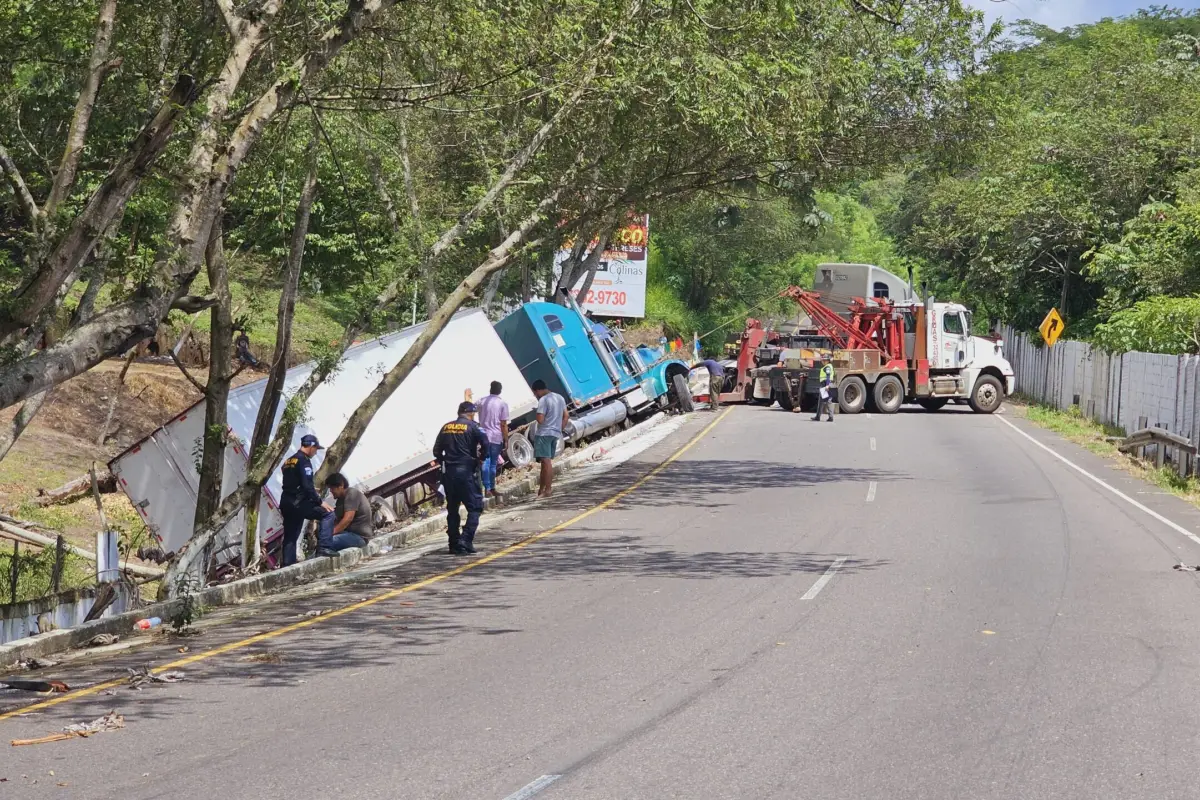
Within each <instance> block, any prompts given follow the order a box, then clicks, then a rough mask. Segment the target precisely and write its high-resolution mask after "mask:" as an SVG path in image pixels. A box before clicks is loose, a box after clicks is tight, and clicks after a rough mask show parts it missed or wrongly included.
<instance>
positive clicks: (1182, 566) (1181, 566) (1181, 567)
mask: <svg viewBox="0 0 1200 800" xmlns="http://www.w3.org/2000/svg"><path fill="white" fill-rule="evenodd" d="M1175 569H1177V570H1179V571H1180V572H1200V567H1193V566H1189V565H1188V564H1176V565H1175Z"/></svg>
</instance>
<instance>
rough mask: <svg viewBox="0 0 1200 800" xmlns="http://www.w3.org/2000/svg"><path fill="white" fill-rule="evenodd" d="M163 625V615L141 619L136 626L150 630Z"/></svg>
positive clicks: (142, 629) (141, 629)
mask: <svg viewBox="0 0 1200 800" xmlns="http://www.w3.org/2000/svg"><path fill="white" fill-rule="evenodd" d="M159 625H162V618H161V617H150V618H149V619H139V620H138V621H137V623H136V625H135V626H134V627H136V628H137V629H138V630H140V631H148V630H150V629H151V628H157V627H158V626H159Z"/></svg>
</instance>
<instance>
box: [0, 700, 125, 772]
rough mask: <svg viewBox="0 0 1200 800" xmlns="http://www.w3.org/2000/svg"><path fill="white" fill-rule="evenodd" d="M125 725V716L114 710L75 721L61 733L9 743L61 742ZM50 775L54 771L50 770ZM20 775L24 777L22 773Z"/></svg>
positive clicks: (19, 745) (15, 744)
mask: <svg viewBox="0 0 1200 800" xmlns="http://www.w3.org/2000/svg"><path fill="white" fill-rule="evenodd" d="M124 727H125V717H123V716H121V715H120V714H118V713H117V712H116V711H109V712H108V713H107V714H105V715H104V716H103V717H100V718H99V719H94V720H92V721H91V722H77V723H75V724H74V725H68V726H67V727H65V728H63V729H62V733H52V734H50V735H49V736H41V737H38V738H37V739H13V740H12V742H10V744H12V746H13V747H21V746H23V745H27V744H47V743H49V742H61V741H63V740H64V739H74V738H75V737H77V736H78V737H83V738H87V737H88V736H91V735H92V734H93V733H103V732H104V731H115V730H119V729H121V728H124ZM50 774H51V775H53V774H54V773H53V772H51V773H50ZM21 777H25V776H24V775H22V776H21Z"/></svg>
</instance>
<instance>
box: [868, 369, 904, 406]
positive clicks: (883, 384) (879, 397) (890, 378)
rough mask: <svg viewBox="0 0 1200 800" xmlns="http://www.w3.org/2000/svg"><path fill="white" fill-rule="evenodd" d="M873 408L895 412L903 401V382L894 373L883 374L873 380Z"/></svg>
mask: <svg viewBox="0 0 1200 800" xmlns="http://www.w3.org/2000/svg"><path fill="white" fill-rule="evenodd" d="M874 394H875V410H876V411H878V412H879V413H880V414H895V413H896V412H897V411H899V410H900V406H901V405H902V404H903V403H904V384H903V383H901V382H900V379H899V378H897V377H896V376H895V375H883V376H881V377H880V378H879V380H877V381H875V392H874Z"/></svg>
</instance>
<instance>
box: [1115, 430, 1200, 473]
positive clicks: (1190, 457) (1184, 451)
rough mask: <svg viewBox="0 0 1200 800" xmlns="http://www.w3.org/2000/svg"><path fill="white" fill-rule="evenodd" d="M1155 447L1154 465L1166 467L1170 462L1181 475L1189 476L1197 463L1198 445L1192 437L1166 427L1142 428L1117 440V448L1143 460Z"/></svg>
mask: <svg viewBox="0 0 1200 800" xmlns="http://www.w3.org/2000/svg"><path fill="white" fill-rule="evenodd" d="M1149 448H1154V465H1155V466H1156V467H1159V468H1161V467H1164V466H1166V464H1167V463H1168V462H1170V464H1171V465H1172V466H1173V467H1175V471H1176V472H1178V473H1179V475H1180V477H1187V476H1188V475H1189V474H1191V472H1192V471H1193V470H1194V467H1195V463H1196V445H1194V444H1192V441H1191V439H1188V438H1187V437H1186V436H1180V435H1179V434H1177V433H1171V432H1170V431H1168V430H1166V429H1165V428H1142V429H1141V430H1137V431H1134V432H1133V433H1131V434H1129V435H1128V436H1126V437H1125V438H1124V439H1120V440H1118V442H1117V449H1118V450H1120V451H1121V452H1122V453H1126V454H1127V455H1132V456H1136V457H1138V458H1140V459H1143V460H1149V459H1147V458H1146V456H1147V452H1146V451H1147V450H1148V449H1149Z"/></svg>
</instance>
